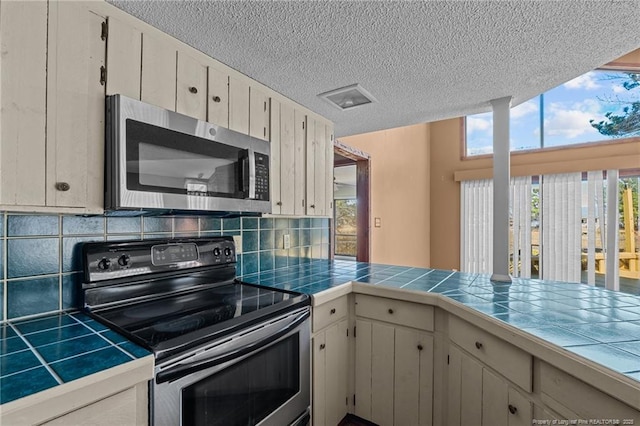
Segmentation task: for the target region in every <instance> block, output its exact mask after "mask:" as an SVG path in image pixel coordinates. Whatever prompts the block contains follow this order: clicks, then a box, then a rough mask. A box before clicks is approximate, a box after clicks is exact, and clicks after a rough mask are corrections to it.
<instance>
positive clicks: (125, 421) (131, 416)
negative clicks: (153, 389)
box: [42, 383, 149, 426]
mask: <svg viewBox="0 0 640 426" xmlns="http://www.w3.org/2000/svg"><path fill="white" fill-rule="evenodd" d="M147 388H148V386H147V384H146V383H142V384H139V385H137V386H134V387H132V388H129V389H127V390H124V391H122V392H119V393H117V394H115V395H111V396H109V397H107V398H104V399H102V400H100V401H97V402H94V403H92V404H89V405H86V406H84V407H82V408H79V409H77V410H75V411H72V412H70V413H67V414H64V415H62V416H60V417H56V418H55V419H53V420H49V421H47V422H44V423H42V425H46V426H54V425H56V426H57V425H59V426H64V425H92V426H109V425H114V424H117V425H120V426H125V425H128V426H144V425H146V424H147V423H148V417H149V416H148V413H147V404H148V395H147Z"/></svg>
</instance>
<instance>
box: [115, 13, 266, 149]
mask: <svg viewBox="0 0 640 426" xmlns="http://www.w3.org/2000/svg"><path fill="white" fill-rule="evenodd" d="M105 34H106V35H105V37H106V38H107V66H108V68H107V70H106V76H107V83H106V93H107V95H113V94H118V93H119V94H122V95H125V96H128V97H130V98H133V99H140V100H142V101H143V102H147V103H150V104H152V105H156V106H159V107H161V108H165V109H169V110H172V111H176V112H179V113H181V114H185V115H188V116H191V117H194V118H197V119H200V120H207V121H209V122H211V123H214V124H217V125H219V126H222V127H226V128H230V129H232V130H235V131H237V132H240V133H244V134H250V135H251V136H254V137H257V138H260V139H264V140H268V139H269V97H268V96H267V95H266V94H265V90H264V89H263V88H262V86H260V85H259V84H258V83H257V82H256V83H253V82H252V81H251V80H249V79H248V78H246V77H244V76H242V75H240V74H239V73H232V72H225V71H222V67H221V66H220V64H219V63H217V62H216V61H215V60H213V59H207V58H206V57H204V56H203V55H202V54H201V53H200V52H198V51H196V50H195V49H191V48H190V47H188V46H184V45H181V44H180V43H179V42H177V41H176V40H175V39H173V38H171V37H170V36H168V35H166V34H164V33H162V32H160V31H157V30H154V29H152V28H148V27H146V26H145V25H144V24H140V25H138V26H136V25H134V24H132V21H131V20H130V19H120V17H119V16H115V17H112V16H110V17H109V22H108V31H107V32H106V33H105Z"/></svg>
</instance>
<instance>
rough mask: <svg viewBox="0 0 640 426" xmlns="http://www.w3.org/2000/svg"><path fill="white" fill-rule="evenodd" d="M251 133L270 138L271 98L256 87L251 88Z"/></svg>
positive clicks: (254, 135)
mask: <svg viewBox="0 0 640 426" xmlns="http://www.w3.org/2000/svg"><path fill="white" fill-rule="evenodd" d="M249 135H250V136H253V137H254V138H258V139H263V140H266V141H268V140H269V98H268V97H267V95H265V94H264V93H263V92H261V91H260V90H258V89H256V88H255V87H250V88H249Z"/></svg>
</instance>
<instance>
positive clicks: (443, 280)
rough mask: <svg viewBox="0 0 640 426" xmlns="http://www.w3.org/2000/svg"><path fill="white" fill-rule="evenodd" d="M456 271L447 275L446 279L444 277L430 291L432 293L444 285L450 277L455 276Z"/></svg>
mask: <svg viewBox="0 0 640 426" xmlns="http://www.w3.org/2000/svg"><path fill="white" fill-rule="evenodd" d="M455 273H456V271H453V272H451V273H450V274H449V275H447V276H446V277H444V278H443V279H442V280H441V281H440V282H439V283H438V284H436V285H434V286H433V287H431V288H430V289H429V290H428V291H429V292H432V291H433V290H434V289H435V288H436V287H438V286H439V285H440V284H442V283H443V282H445V281H446V280H447V279H448V278H449V277H451V276H452V275H453V274H455Z"/></svg>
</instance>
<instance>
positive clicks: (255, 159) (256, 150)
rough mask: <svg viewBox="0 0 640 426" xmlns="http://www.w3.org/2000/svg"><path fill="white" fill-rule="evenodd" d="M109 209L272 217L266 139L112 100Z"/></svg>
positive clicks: (108, 140) (118, 98) (126, 100)
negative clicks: (267, 215)
mask: <svg viewBox="0 0 640 426" xmlns="http://www.w3.org/2000/svg"><path fill="white" fill-rule="evenodd" d="M106 110H107V117H106V122H107V125H106V170H105V178H106V187H105V209H106V210H107V211H113V210H142V211H146V210H167V211H202V212H205V211H206V212H232V213H233V212H237V213H270V212H271V203H270V201H269V154H270V152H269V148H270V147H269V142H267V141H263V140H260V139H257V138H253V137H250V136H247V135H244V134H241V133H238V132H234V131H232V130H229V129H225V128H223V127H219V126H216V125H213V124H211V123H207V122H205V121H201V120H197V119H195V118H192V117H188V116H185V115H182V114H178V113H176V112H173V111H168V110H166V109H162V108H158V107H156V106H153V105H149V104H146V103H143V102H140V101H138V100H134V99H130V98H127V97H125V96H122V95H113V96H108V97H107V108H106Z"/></svg>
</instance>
